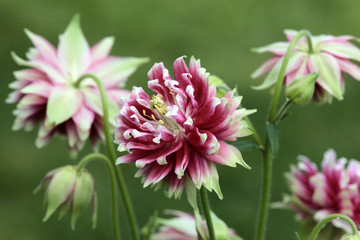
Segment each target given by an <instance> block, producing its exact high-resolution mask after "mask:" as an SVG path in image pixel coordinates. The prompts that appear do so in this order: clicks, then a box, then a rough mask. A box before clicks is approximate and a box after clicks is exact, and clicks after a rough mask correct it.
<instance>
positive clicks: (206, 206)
mask: <svg viewBox="0 0 360 240" xmlns="http://www.w3.org/2000/svg"><path fill="white" fill-rule="evenodd" d="M200 198H201V204H202V206H203V210H204V215H205V219H206V224H207V227H208V230H209V237H210V239H209V240H216V239H215V230H214V225H213V222H212V219H211V214H210V204H209V199H208V195H207V190H206V188H205V187H201V188H200Z"/></svg>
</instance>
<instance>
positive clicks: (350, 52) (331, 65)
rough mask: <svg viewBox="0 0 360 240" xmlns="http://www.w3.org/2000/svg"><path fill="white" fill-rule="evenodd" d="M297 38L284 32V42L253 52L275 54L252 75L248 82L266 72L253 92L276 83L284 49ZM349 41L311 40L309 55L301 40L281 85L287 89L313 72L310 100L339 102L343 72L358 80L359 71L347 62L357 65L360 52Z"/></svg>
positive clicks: (323, 37) (334, 38)
mask: <svg viewBox="0 0 360 240" xmlns="http://www.w3.org/2000/svg"><path fill="white" fill-rule="evenodd" d="M297 34H298V31H294V30H285V35H286V37H287V39H288V42H276V43H272V44H270V45H267V46H264V47H260V48H256V49H254V51H255V52H257V53H264V52H271V53H274V54H275V56H274V57H272V58H270V59H269V60H267V61H266V62H265V63H264V64H263V65H261V66H260V67H259V68H258V69H257V70H256V71H255V72H253V73H252V75H251V77H252V78H258V77H260V76H261V75H263V74H265V73H267V72H268V75H267V77H266V78H265V80H264V82H263V83H262V84H261V85H260V86H258V87H255V89H265V88H268V87H270V86H273V85H274V84H275V83H276V81H277V78H278V75H279V72H280V68H281V64H282V62H283V59H284V56H285V53H286V51H287V48H288V46H289V44H290V42H291V40H292V39H293V38H294V37H295V36H296V35H297ZM350 40H356V38H355V37H353V36H331V35H320V36H312V37H311V42H312V45H313V51H312V52H310V51H309V44H308V42H307V39H306V38H305V37H302V38H301V39H300V40H299V41H298V42H297V44H296V47H295V49H294V51H293V53H292V55H291V57H290V61H289V64H288V66H287V68H286V72H285V78H284V84H286V86H288V85H289V84H290V83H291V82H292V81H293V80H294V79H296V78H299V77H302V76H305V75H308V74H309V73H313V72H315V73H319V77H318V78H317V80H316V85H315V92H314V96H313V99H314V100H315V101H318V102H331V100H332V97H335V98H336V99H338V100H342V99H343V93H344V76H343V73H344V72H346V73H348V74H350V75H351V76H352V77H353V78H355V79H357V80H360V68H359V67H358V66H357V65H356V64H354V63H353V62H351V61H350V60H354V61H357V62H360V49H359V48H358V47H356V46H355V45H353V44H352V43H350V42H349V41H350Z"/></svg>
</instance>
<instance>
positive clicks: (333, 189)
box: [276, 149, 360, 232]
mask: <svg viewBox="0 0 360 240" xmlns="http://www.w3.org/2000/svg"><path fill="white" fill-rule="evenodd" d="M346 164H347V159H345V158H340V159H337V157H336V153H335V151H334V150H332V149H330V150H328V151H326V152H325V154H324V159H323V161H322V164H321V167H322V171H318V169H317V167H316V165H315V164H314V163H313V162H311V161H310V160H309V159H308V158H307V157H304V156H299V163H298V165H297V166H296V167H295V166H292V167H291V172H290V173H287V174H286V178H287V180H288V183H289V188H290V190H291V192H292V194H291V195H287V196H285V197H284V201H283V203H281V204H276V205H278V206H279V205H280V206H281V207H287V208H291V209H293V210H295V211H296V213H297V216H298V217H299V219H303V220H305V219H313V220H315V221H317V222H318V221H320V220H322V219H323V218H325V217H326V216H328V215H330V214H335V213H340V214H344V215H347V216H348V217H350V218H351V219H352V220H353V221H354V222H355V223H356V224H357V227H358V228H359V227H360V215H359V212H360V174H359V173H360V163H359V162H358V161H357V160H353V159H352V160H350V161H349V163H348V164H347V166H346ZM332 224H333V226H335V227H337V228H341V229H343V230H345V231H347V232H351V228H350V226H349V225H348V224H347V223H346V222H344V221H342V220H340V219H336V220H332Z"/></svg>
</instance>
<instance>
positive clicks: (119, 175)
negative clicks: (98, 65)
mask: <svg viewBox="0 0 360 240" xmlns="http://www.w3.org/2000/svg"><path fill="white" fill-rule="evenodd" d="M86 78H91V79H93V80H94V81H95V82H96V84H97V86H98V88H99V91H100V97H101V103H102V107H103V119H104V120H103V121H104V132H105V142H106V147H107V150H108V154H109V156H110V159H111V166H112V168H113V170H114V172H115V177H116V182H117V184H118V187H119V190H120V193H121V196H122V199H123V202H124V205H125V210H126V214H127V217H128V219H129V222H130V227H131V233H132V236H133V239H134V240H139V239H140V238H139V232H138V229H139V228H138V226H137V222H136V217H135V213H134V209H133V206H132V203H131V199H130V196H129V193H128V190H127V187H126V185H125V181H124V178H123V176H122V172H121V169H120V167H118V168H117V167H116V166H115V161H116V152H115V149H114V145H113V143H112V136H111V133H110V125H109V111H108V107H107V106H108V99H107V95H106V91H105V88H104V85H103V84H102V82H101V81H100V79H99V78H98V77H96V76H95V75H93V74H84V75H83V76H81V77H80V78H79V79H78V80H77V82H76V83H75V86H79V85H80V83H81V81H82V80H83V79H86Z"/></svg>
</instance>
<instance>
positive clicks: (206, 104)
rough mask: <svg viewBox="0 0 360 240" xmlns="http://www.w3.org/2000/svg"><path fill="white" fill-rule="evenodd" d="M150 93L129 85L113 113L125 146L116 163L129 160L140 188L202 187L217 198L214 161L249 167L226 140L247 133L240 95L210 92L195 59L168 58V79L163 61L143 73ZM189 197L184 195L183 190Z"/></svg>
mask: <svg viewBox="0 0 360 240" xmlns="http://www.w3.org/2000/svg"><path fill="white" fill-rule="evenodd" d="M148 76H149V79H150V80H149V82H148V86H149V88H150V89H151V90H153V91H154V92H155V95H153V96H152V97H150V96H149V95H148V94H147V93H145V92H144V90H143V89H142V88H139V87H134V88H133V91H132V94H131V96H130V99H129V100H128V101H126V102H124V103H123V104H122V108H121V110H120V115H119V116H118V117H117V122H118V128H117V129H116V142H117V143H119V148H118V149H119V151H125V150H127V151H129V152H130V153H129V154H126V155H125V156H122V157H120V158H119V159H118V160H117V163H118V164H120V163H129V162H135V163H136V166H137V167H138V168H140V169H139V170H138V172H137V174H136V176H138V177H140V176H141V177H143V181H144V187H146V186H148V185H150V184H151V185H153V186H156V187H159V186H160V185H162V184H168V186H169V191H168V193H169V196H170V197H171V196H172V195H175V197H179V196H180V195H181V192H182V190H183V188H184V186H185V185H186V189H187V190H189V189H195V188H193V187H194V186H196V188H198V189H199V188H200V187H201V186H205V187H206V188H207V189H208V190H209V191H212V190H213V189H214V190H215V192H216V193H217V194H218V196H219V197H220V198H222V194H221V190H220V187H219V183H218V179H219V176H218V173H217V170H216V164H222V165H227V166H231V167H235V166H236V163H239V164H241V165H243V166H244V167H246V168H249V167H248V166H247V165H246V163H245V162H244V161H243V159H242V156H241V153H240V151H239V150H238V149H237V148H236V147H234V146H232V145H229V144H228V143H227V141H236V140H237V139H238V138H240V137H244V136H247V135H249V134H251V131H250V130H249V129H248V127H247V123H246V122H245V121H244V120H242V118H243V117H244V116H246V115H248V114H250V113H253V112H254V111H253V110H251V111H248V110H245V109H244V108H240V109H238V107H239V106H240V101H241V97H235V96H234V92H228V93H226V94H225V95H224V96H223V97H222V98H217V97H216V88H215V87H212V86H209V82H208V76H209V74H208V73H206V71H205V69H204V68H201V66H200V62H199V61H198V60H195V58H193V57H192V58H191V59H190V65H189V68H188V67H187V66H186V63H185V62H184V60H183V58H182V57H180V58H178V59H177V60H176V61H175V63H174V76H175V78H174V79H173V78H172V77H171V76H170V75H169V71H168V70H167V69H166V68H165V67H164V65H163V63H157V64H155V65H154V66H153V67H152V69H151V70H150V71H149V73H148ZM188 197H189V194H188Z"/></svg>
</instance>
